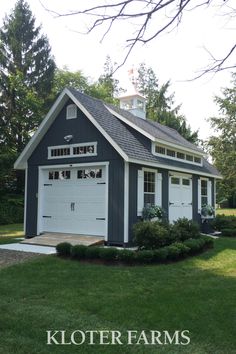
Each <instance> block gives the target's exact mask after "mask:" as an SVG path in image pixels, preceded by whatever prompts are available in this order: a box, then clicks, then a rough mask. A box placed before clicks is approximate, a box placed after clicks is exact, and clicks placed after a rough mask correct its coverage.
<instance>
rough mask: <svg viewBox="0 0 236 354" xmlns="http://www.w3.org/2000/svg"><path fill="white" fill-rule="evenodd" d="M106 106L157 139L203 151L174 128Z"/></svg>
mask: <svg viewBox="0 0 236 354" xmlns="http://www.w3.org/2000/svg"><path fill="white" fill-rule="evenodd" d="M106 106H108V107H110V108H111V109H113V110H114V111H115V112H117V113H118V114H120V115H122V116H123V117H125V118H127V119H128V120H130V121H131V122H132V123H134V124H136V125H137V126H138V127H139V128H141V129H143V130H145V131H146V132H147V133H149V134H151V135H152V136H154V137H155V138H157V139H161V140H165V141H167V142H169V143H174V144H176V145H179V146H180V148H181V147H182V148H183V147H186V148H189V149H192V150H195V151H196V152H201V153H202V152H203V151H202V150H201V149H199V147H197V146H196V145H194V144H192V143H190V142H189V141H187V140H186V139H184V138H183V137H182V135H180V134H179V133H178V132H177V131H176V130H175V129H172V128H169V127H167V126H165V125H162V124H160V123H158V122H154V121H152V120H149V119H145V120H144V119H142V118H139V117H136V116H134V115H133V114H132V113H130V112H128V111H125V110H124V109H121V108H118V107H115V106H112V105H108V104H107V105H106Z"/></svg>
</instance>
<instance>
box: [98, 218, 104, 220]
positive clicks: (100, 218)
mask: <svg viewBox="0 0 236 354" xmlns="http://www.w3.org/2000/svg"><path fill="white" fill-rule="evenodd" d="M96 220H106V219H105V218H96Z"/></svg>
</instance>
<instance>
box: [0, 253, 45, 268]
mask: <svg viewBox="0 0 236 354" xmlns="http://www.w3.org/2000/svg"><path fill="white" fill-rule="evenodd" d="M38 256H41V254H39V253H30V252H19V251H10V250H3V249H0V269H1V268H4V267H8V266H10V265H12V264H16V263H22V262H25V261H26V260H28V259H32V258H36V257H38Z"/></svg>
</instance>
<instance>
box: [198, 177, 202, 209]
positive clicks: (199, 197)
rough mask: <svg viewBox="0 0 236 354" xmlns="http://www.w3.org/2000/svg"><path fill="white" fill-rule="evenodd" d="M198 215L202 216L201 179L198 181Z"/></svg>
mask: <svg viewBox="0 0 236 354" xmlns="http://www.w3.org/2000/svg"><path fill="white" fill-rule="evenodd" d="M197 205H198V213H200V214H201V208H202V206H201V180H200V178H199V179H198V204H197Z"/></svg>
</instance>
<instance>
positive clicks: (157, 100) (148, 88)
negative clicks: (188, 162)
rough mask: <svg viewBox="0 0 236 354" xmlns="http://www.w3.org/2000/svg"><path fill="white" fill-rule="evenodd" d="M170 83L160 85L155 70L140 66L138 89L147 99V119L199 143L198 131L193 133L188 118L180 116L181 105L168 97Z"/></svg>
mask: <svg viewBox="0 0 236 354" xmlns="http://www.w3.org/2000/svg"><path fill="white" fill-rule="evenodd" d="M169 87H170V82H169V81H167V82H166V83H165V84H163V85H161V86H160V85H159V82H158V79H157V77H156V74H155V73H154V71H153V69H152V68H150V67H146V65H145V64H144V63H142V64H140V66H139V69H138V78H137V88H138V90H139V91H140V92H141V93H142V94H143V95H144V96H145V97H146V101H147V104H146V111H147V118H149V119H152V120H154V121H156V122H159V123H161V124H164V125H166V126H168V127H170V128H173V129H175V130H177V131H178V132H179V133H180V134H181V135H182V136H183V137H184V138H185V139H187V140H189V141H190V142H192V143H196V142H197V141H198V131H195V132H192V131H191V128H190V126H189V125H187V122H186V118H185V117H184V116H183V115H181V114H179V110H180V105H179V106H173V105H174V94H171V95H169V96H168V90H169Z"/></svg>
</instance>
